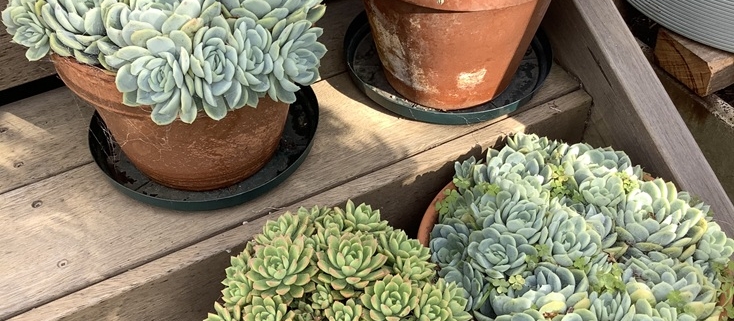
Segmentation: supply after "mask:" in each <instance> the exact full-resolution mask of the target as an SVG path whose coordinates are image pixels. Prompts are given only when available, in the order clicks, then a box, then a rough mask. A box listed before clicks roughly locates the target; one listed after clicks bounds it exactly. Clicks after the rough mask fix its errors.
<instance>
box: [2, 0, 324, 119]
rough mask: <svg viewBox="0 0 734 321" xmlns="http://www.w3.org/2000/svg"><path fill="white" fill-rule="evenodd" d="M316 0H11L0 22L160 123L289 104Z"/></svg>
mask: <svg viewBox="0 0 734 321" xmlns="http://www.w3.org/2000/svg"><path fill="white" fill-rule="evenodd" d="M325 9H326V7H325V6H324V5H323V4H321V0H244V1H241V2H240V1H235V0H225V1H216V0H82V1H79V0H11V1H10V2H9V4H8V7H7V8H6V9H5V10H3V11H2V20H3V23H4V24H5V26H6V28H7V31H8V33H10V34H11V35H13V42H15V43H18V44H21V45H23V46H26V47H28V50H27V52H26V57H27V58H28V59H29V60H39V59H41V58H43V57H45V56H46V55H47V54H48V53H50V52H53V53H55V54H57V55H60V56H64V57H73V58H75V59H76V60H77V61H79V62H81V63H85V64H90V65H98V66H100V67H102V68H104V69H106V70H109V71H111V72H114V73H115V74H116V79H115V80H116V85H117V89H118V90H119V91H120V92H121V93H122V94H123V103H124V104H126V105H128V106H143V105H145V106H151V107H152V109H153V110H152V113H151V118H152V120H153V121H154V122H155V123H157V124H160V125H166V124H170V123H172V122H173V121H174V120H176V119H180V120H181V121H183V122H185V123H192V122H193V121H194V120H195V119H196V117H197V115H198V113H200V112H204V113H206V115H207V116H209V117H210V118H212V119H215V120H219V119H222V118H223V117H225V116H226V115H227V112H228V111H231V110H235V109H238V108H242V107H244V106H251V107H256V106H257V104H258V101H259V99H260V98H263V97H265V96H266V95H267V96H268V97H269V98H270V99H272V100H274V101H280V102H285V103H293V102H295V100H296V95H295V92H297V91H298V90H300V87H299V86H308V85H311V84H313V83H314V82H316V81H317V80H318V79H319V70H318V68H319V66H320V61H321V58H322V57H323V56H324V54H325V53H326V47H325V46H324V45H323V44H322V43H319V42H318V38H319V37H320V36H321V34H322V33H323V30H322V29H321V28H318V27H315V26H314V23H315V22H316V21H317V20H319V19H320V18H321V17H322V16H323V14H324V12H325Z"/></svg>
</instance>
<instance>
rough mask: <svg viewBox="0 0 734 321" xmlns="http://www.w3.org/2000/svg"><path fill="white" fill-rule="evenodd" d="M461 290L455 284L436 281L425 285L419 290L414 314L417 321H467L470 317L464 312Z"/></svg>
mask: <svg viewBox="0 0 734 321" xmlns="http://www.w3.org/2000/svg"><path fill="white" fill-rule="evenodd" d="M462 292H463V290H462V288H460V287H457V285H456V284H455V283H447V282H446V281H444V280H438V282H436V284H430V283H426V285H424V286H423V288H422V289H421V292H420V293H421V294H420V299H419V300H418V307H417V308H416V309H415V311H414V314H415V316H416V318H417V320H418V321H448V320H456V321H467V320H470V319H471V315H470V314H469V313H467V312H466V311H464V308H463V306H465V305H466V302H465V300H466V299H465V298H464V296H463V294H462Z"/></svg>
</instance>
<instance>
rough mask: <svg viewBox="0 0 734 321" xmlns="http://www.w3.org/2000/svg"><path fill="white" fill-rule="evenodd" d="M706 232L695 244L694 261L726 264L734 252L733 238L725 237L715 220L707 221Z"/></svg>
mask: <svg viewBox="0 0 734 321" xmlns="http://www.w3.org/2000/svg"><path fill="white" fill-rule="evenodd" d="M707 226H708V229H707V231H706V234H704V235H703V236H702V237H701V240H699V242H698V244H697V245H696V252H694V253H693V258H694V259H695V260H696V261H703V262H709V263H718V264H726V263H727V262H729V258H730V257H731V256H732V254H734V240H732V239H730V238H728V237H726V234H725V233H724V232H723V231H722V230H721V226H719V224H716V223H715V222H707Z"/></svg>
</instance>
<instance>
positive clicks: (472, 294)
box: [439, 261, 491, 311]
mask: <svg viewBox="0 0 734 321" xmlns="http://www.w3.org/2000/svg"><path fill="white" fill-rule="evenodd" d="M439 276H440V277H442V278H443V279H444V280H446V282H448V283H455V284H457V286H459V287H460V288H462V289H464V291H463V295H464V298H465V299H466V300H467V304H466V310H467V311H473V310H479V309H480V308H481V307H482V306H483V305H484V304H485V302H486V301H487V299H488V298H489V290H490V288H491V284H490V283H488V282H487V281H486V280H485V277H484V275H483V274H482V273H481V272H479V271H478V270H475V269H474V267H472V265H471V264H469V263H467V262H466V261H460V262H459V263H458V264H457V265H456V266H451V265H450V266H447V267H445V268H442V269H441V270H440V271H439Z"/></svg>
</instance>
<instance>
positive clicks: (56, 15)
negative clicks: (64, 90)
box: [41, 0, 106, 65]
mask: <svg viewBox="0 0 734 321" xmlns="http://www.w3.org/2000/svg"><path fill="white" fill-rule="evenodd" d="M41 2H44V4H43V6H42V7H41V15H42V17H43V21H44V22H45V23H46V25H47V26H48V27H49V28H50V29H51V30H52V32H50V33H49V44H50V45H51V50H53V52H55V53H57V54H59V55H61V56H64V57H74V58H75V59H76V60H77V61H79V62H81V63H85V64H89V65H98V64H99V48H98V46H97V43H98V41H100V40H101V39H103V38H104V37H105V34H106V31H105V28H104V24H103V22H102V11H101V9H100V3H99V2H100V1H99V0H86V1H75V0H47V2H46V1H41Z"/></svg>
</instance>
